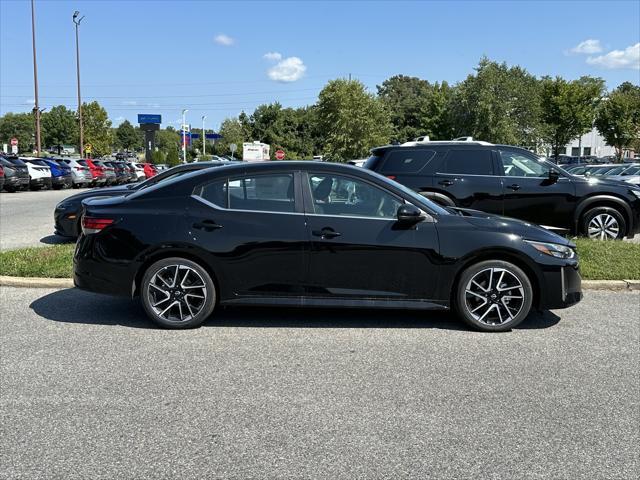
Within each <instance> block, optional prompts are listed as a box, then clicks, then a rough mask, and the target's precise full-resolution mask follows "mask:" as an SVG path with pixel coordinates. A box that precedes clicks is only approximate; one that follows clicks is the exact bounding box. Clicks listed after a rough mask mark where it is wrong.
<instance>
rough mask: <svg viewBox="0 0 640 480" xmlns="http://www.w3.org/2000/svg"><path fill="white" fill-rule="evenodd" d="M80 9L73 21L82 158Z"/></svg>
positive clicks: (82, 153) (75, 13) (81, 153)
mask: <svg viewBox="0 0 640 480" xmlns="http://www.w3.org/2000/svg"><path fill="white" fill-rule="evenodd" d="M79 15H80V12H79V11H77V10H76V11H75V12H74V13H73V23H75V24H76V75H77V77H78V121H79V122H80V124H79V126H80V158H82V157H84V132H83V129H82V100H81V99H80V45H79V41H78V27H79V26H80V22H81V21H82V19H83V18H84V16H82V17H80V18H78V16H79Z"/></svg>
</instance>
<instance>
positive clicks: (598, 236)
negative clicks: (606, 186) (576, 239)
mask: <svg viewBox="0 0 640 480" xmlns="http://www.w3.org/2000/svg"><path fill="white" fill-rule="evenodd" d="M626 231H627V222H626V221H625V219H624V216H623V215H622V214H621V213H620V212H619V211H618V210H616V209H615V208H611V207H595V208H592V209H591V210H589V211H588V212H586V213H585V214H584V215H583V216H582V233H583V234H584V235H585V236H587V237H589V238H593V239H594V240H621V239H623V238H624V236H625V233H626Z"/></svg>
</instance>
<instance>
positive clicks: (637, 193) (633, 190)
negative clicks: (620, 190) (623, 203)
mask: <svg viewBox="0 0 640 480" xmlns="http://www.w3.org/2000/svg"><path fill="white" fill-rule="evenodd" d="M630 190H631V193H633V194H634V195H635V196H636V197H638V198H640V190H636V189H630Z"/></svg>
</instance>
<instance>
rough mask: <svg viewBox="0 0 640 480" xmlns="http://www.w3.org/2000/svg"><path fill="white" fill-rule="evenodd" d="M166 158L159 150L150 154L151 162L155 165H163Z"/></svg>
mask: <svg viewBox="0 0 640 480" xmlns="http://www.w3.org/2000/svg"><path fill="white" fill-rule="evenodd" d="M166 158H167V157H166V156H165V154H164V153H163V152H162V151H160V150H155V151H153V152H151V162H152V163H155V164H156V165H157V164H159V163H165V161H166Z"/></svg>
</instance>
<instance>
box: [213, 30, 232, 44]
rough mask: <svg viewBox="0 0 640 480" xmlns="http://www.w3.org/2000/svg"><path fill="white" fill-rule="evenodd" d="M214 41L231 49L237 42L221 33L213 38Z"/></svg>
mask: <svg viewBox="0 0 640 480" xmlns="http://www.w3.org/2000/svg"><path fill="white" fill-rule="evenodd" d="M213 41H214V42H216V43H217V44H218V45H223V46H225V47H230V46H231V45H233V44H234V43H236V41H235V40H234V39H233V38H231V37H230V36H229V35H225V34H224V33H220V34H218V35H216V36H215V37H214V38H213Z"/></svg>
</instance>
